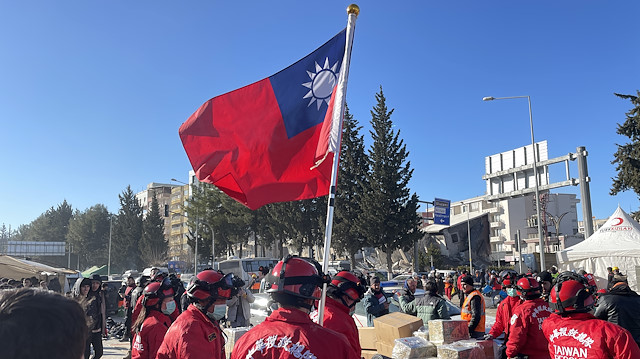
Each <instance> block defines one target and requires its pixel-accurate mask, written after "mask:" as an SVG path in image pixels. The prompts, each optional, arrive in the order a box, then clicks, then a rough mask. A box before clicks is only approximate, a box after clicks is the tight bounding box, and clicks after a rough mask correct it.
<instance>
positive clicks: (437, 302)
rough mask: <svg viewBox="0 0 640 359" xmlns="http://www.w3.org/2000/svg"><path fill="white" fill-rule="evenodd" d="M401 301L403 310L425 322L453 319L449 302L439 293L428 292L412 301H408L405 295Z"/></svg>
mask: <svg viewBox="0 0 640 359" xmlns="http://www.w3.org/2000/svg"><path fill="white" fill-rule="evenodd" d="M399 301H400V307H401V308H402V311H403V312H405V313H407V314H411V315H415V316H417V317H418V318H420V319H422V322H423V323H428V322H429V321H430V320H434V319H451V317H450V316H449V310H448V309H447V303H446V302H445V300H444V299H443V298H442V297H441V296H439V295H437V294H435V295H431V294H429V293H427V294H425V296H424V297H420V298H416V299H415V300H413V301H411V302H407V301H406V299H405V297H404V296H403V297H400V298H399Z"/></svg>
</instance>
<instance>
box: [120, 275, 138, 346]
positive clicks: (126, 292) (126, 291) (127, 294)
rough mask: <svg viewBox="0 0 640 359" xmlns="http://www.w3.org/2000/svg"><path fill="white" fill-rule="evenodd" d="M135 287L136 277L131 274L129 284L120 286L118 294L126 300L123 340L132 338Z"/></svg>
mask: <svg viewBox="0 0 640 359" xmlns="http://www.w3.org/2000/svg"><path fill="white" fill-rule="evenodd" d="M135 288H136V282H135V279H134V278H133V277H132V276H129V277H127V284H126V285H123V286H122V288H120V290H119V291H118V294H120V297H121V298H122V299H123V300H124V311H125V320H124V326H125V332H124V335H123V336H122V338H121V339H120V341H121V342H128V341H131V338H132V337H131V336H130V335H129V334H130V333H131V324H132V323H131V313H132V311H133V305H132V304H131V292H133V290H134V289H135Z"/></svg>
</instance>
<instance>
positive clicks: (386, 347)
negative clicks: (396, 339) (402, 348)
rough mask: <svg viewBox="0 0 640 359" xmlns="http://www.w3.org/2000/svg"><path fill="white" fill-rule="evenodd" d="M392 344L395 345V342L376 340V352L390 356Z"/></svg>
mask: <svg viewBox="0 0 640 359" xmlns="http://www.w3.org/2000/svg"><path fill="white" fill-rule="evenodd" d="M394 346H395V343H394V344H387V343H383V342H376V351H377V352H378V354H382V355H384V356H386V357H389V358H391V356H392V355H393V347H394Z"/></svg>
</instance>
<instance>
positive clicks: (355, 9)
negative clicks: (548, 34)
mask: <svg viewBox="0 0 640 359" xmlns="http://www.w3.org/2000/svg"><path fill="white" fill-rule="evenodd" d="M347 14H356V16H358V15H360V7H359V6H358V5H356V4H351V5H349V6H348V7H347Z"/></svg>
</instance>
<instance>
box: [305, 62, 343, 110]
mask: <svg viewBox="0 0 640 359" xmlns="http://www.w3.org/2000/svg"><path fill="white" fill-rule="evenodd" d="M338 62H339V61H336V63H335V64H333V66H331V67H329V58H328V57H327V58H326V59H325V60H324V67H320V65H318V63H317V62H316V72H311V71H307V74H308V75H309V78H310V79H311V81H310V82H305V83H303V84H302V86H304V87H306V88H308V89H309V92H307V94H306V95H304V97H303V98H309V97H311V101H310V102H309V104H308V105H307V107H309V106H311V105H312V104H313V102H314V101H315V102H316V104H317V106H318V110H319V109H320V106H321V105H322V101H324V102H326V103H327V105H328V104H329V100H331V93H332V92H333V88H334V87H335V86H336V82H338V74H337V73H336V71H337V70H338Z"/></svg>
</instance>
